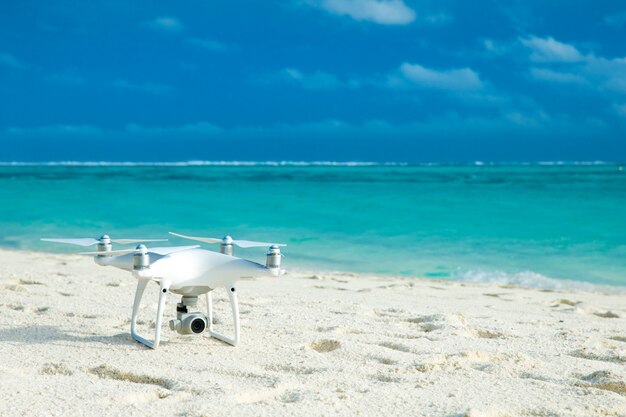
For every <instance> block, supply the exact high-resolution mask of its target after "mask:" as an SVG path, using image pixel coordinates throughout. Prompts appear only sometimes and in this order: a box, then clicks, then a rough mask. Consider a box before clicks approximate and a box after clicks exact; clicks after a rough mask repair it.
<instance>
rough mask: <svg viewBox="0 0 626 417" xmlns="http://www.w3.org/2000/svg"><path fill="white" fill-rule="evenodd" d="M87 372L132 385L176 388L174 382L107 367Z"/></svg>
mask: <svg viewBox="0 0 626 417" xmlns="http://www.w3.org/2000/svg"><path fill="white" fill-rule="evenodd" d="M89 372H91V373H92V374H94V375H97V376H98V377H100V378H106V379H114V380H117V381H128V382H132V383H134V384H150V385H158V386H160V387H163V388H165V389H169V390H171V389H175V388H176V387H177V383H176V382H174V381H172V380H169V379H166V378H158V377H153V376H150V375H139V374H133V373H130V372H124V371H120V370H117V369H115V368H112V367H110V366H107V365H100V366H98V367H96V368H91V369H90V370H89Z"/></svg>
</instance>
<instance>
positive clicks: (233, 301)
mask: <svg viewBox="0 0 626 417" xmlns="http://www.w3.org/2000/svg"><path fill="white" fill-rule="evenodd" d="M225 288H226V292H228V299H229V300H230V307H231V310H232V313H233V324H234V328H235V337H234V338H231V337H228V336H224V335H223V334H221V333H219V332H216V331H214V330H213V300H212V298H211V293H210V292H209V293H207V295H206V300H207V318H208V321H209V334H210V335H211V336H212V337H214V338H216V339H219V340H221V341H222V342H226V343H228V344H229V345H233V346H237V344H238V343H239V334H240V326H239V302H238V301H237V288H236V287H235V285H234V284H231V285H227V286H226V287H225Z"/></svg>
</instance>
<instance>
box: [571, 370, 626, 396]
mask: <svg viewBox="0 0 626 417" xmlns="http://www.w3.org/2000/svg"><path fill="white" fill-rule="evenodd" d="M580 380H581V382H577V383H576V384H575V385H576V386H578V387H586V388H596V389H601V390H605V391H611V392H616V393H618V394H620V395H624V396H626V383H625V382H624V381H622V380H621V379H619V377H618V376H617V375H615V374H613V373H611V372H609V371H597V372H594V373H592V374H589V375H586V376H583V377H581V378H580Z"/></svg>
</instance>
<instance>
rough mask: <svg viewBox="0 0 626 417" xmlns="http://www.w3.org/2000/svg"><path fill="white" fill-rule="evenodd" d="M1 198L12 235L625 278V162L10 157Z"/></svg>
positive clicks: (368, 263) (485, 275) (294, 259)
mask: <svg viewBox="0 0 626 417" xmlns="http://www.w3.org/2000/svg"><path fill="white" fill-rule="evenodd" d="M0 201H1V202H2V204H0V230H1V236H0V246H2V247H10V248H19V249H35V250H45V251H56V252H70V251H75V250H80V248H79V247H73V246H63V245H54V244H51V243H45V242H40V241H39V240H38V239H39V238H40V237H43V236H48V237H97V236H99V235H101V234H103V233H108V234H110V235H111V236H113V237H116V236H117V237H125V238H134V237H164V236H166V234H167V232H168V231H176V232H179V233H184V234H192V235H199V236H210V237H221V236H222V235H224V234H226V233H229V234H231V235H232V236H234V237H235V238H242V239H254V240H273V241H279V242H284V243H287V244H288V245H289V246H288V247H287V248H286V249H285V253H286V255H287V258H286V259H285V266H286V267H292V268H293V267H295V268H301V269H303V268H306V269H316V270H318V269H322V270H341V271H355V272H367V273H377V274H393V275H406V276H429V277H436V278H443V279H448V278H449V279H466V280H477V281H498V282H516V283H523V284H528V285H549V286H558V285H559V283H560V282H565V281H563V280H569V281H575V282H591V283H595V284H602V285H607V284H608V285H626V172H625V171H624V170H623V168H622V167H621V166H619V165H550V166H542V165H512V166H504V165H502V166H490V165H484V166H476V165H468V166H385V165H371V166H369V165H357V166H330V165H302V166H298V165H286V166H281V165H278V166H274V165H181V166H158V165H157V166H133V165H129V166H109V165H106V166H97V165H96V166H67V165H55V166H47V165H33V166H10V165H5V166H0ZM171 241H172V244H184V241H182V240H180V239H177V238H174V239H171ZM185 243H187V242H185ZM237 254H238V255H240V256H244V255H245V256H248V257H250V258H252V259H257V260H259V261H263V260H264V248H255V249H246V250H242V249H239V250H238V251H237ZM555 280H556V281H555Z"/></svg>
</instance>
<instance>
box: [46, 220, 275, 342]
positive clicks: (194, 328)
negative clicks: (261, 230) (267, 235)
mask: <svg viewBox="0 0 626 417" xmlns="http://www.w3.org/2000/svg"><path fill="white" fill-rule="evenodd" d="M169 233H170V234H171V235H174V236H177V237H180V238H183V239H189V240H194V241H199V242H203V243H219V244H220V251H219V253H218V252H213V251H209V250H205V249H200V245H193V246H169V247H154V248H148V247H146V245H144V243H147V242H163V241H166V240H167V239H111V238H110V237H109V236H107V235H104V236H102V237H100V238H99V239H93V238H78V239H56V238H55V239H47V238H46V239H41V240H43V241H47V242H57V243H67V244H72V245H78V246H92V245H97V246H96V248H97V250H96V251H91V252H81V253H80V254H81V255H92V256H93V257H94V261H95V262H96V264H98V265H101V266H113V267H116V268H119V269H123V270H125V271H129V272H131V273H132V275H133V276H134V277H135V278H136V279H137V291H136V293H135V301H134V303H133V310H132V316H131V322H130V334H131V336H132V338H133V339H135V340H136V341H138V342H140V343H142V344H144V345H146V346H148V347H150V348H152V349H156V348H158V347H159V342H160V340H161V324H162V321H163V310H164V308H165V300H166V298H167V295H168V294H169V293H170V292H171V293H173V294H177V295H180V296H181V300H180V302H179V303H178V304H177V305H176V313H177V314H176V319H174V320H170V322H169V326H170V329H171V330H174V331H176V332H178V333H179V334H184V335H188V334H201V333H203V332H204V331H205V330H206V331H207V332H208V333H209V335H211V337H214V338H216V339H219V340H221V341H223V342H225V343H228V344H230V345H233V346H236V345H237V344H238V343H239V340H240V324H239V304H238V301H237V287H236V282H237V281H240V280H246V279H253V278H260V277H279V276H280V275H282V274H284V272H285V271H284V270H282V269H280V264H281V259H282V257H283V254H282V253H281V251H280V247H281V246H287V245H285V244H281V243H269V242H255V241H251V240H235V239H233V238H232V237H230V236H228V235H227V236H224V237H223V238H222V239H217V238H207V237H194V236H185V235H181V234H178V233H173V232H169ZM113 243H119V244H131V243H140V244H139V245H138V246H137V247H136V248H134V249H121V250H113V245H112V244H113ZM233 246H239V247H241V248H251V247H258V246H266V247H268V248H269V249H268V251H267V253H266V257H267V258H266V263H265V265H261V264H259V263H256V262H253V261H249V260H247V259H242V258H238V257H236V256H233ZM150 282H155V283H157V284H158V285H159V304H158V308H157V316H156V323H155V324H156V326H155V332H154V340H149V339H147V338H144V337H142V336H140V335H139V334H138V333H137V316H138V314H139V306H140V304H141V299H142V297H143V294H144V292H145V289H146V286H147V285H148V283H150ZM216 288H225V289H226V292H227V293H228V298H229V301H230V307H231V310H232V316H233V323H234V333H235V334H234V335H233V336H232V337H229V336H225V335H224V334H222V333H220V332H218V331H216V330H215V329H214V327H213V301H212V298H211V292H212V291H213V290H214V289H216ZM201 295H204V296H205V298H206V308H207V312H206V315H204V314H203V313H201V312H200V311H197V310H198V297H199V296H201Z"/></svg>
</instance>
